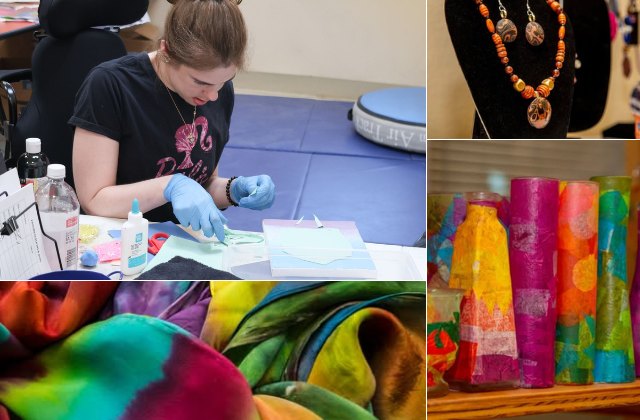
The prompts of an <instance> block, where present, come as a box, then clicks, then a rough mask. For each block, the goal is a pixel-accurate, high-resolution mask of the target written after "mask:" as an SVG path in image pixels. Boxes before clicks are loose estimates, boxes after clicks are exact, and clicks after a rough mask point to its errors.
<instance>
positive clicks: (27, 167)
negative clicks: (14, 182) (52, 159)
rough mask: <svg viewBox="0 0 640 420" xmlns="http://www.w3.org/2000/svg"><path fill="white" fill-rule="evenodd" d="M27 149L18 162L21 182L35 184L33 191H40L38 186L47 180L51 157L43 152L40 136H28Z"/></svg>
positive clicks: (22, 183)
mask: <svg viewBox="0 0 640 420" xmlns="http://www.w3.org/2000/svg"><path fill="white" fill-rule="evenodd" d="M26 143H27V144H26V149H27V151H26V152H25V153H23V154H21V155H20V157H19V158H18V162H17V164H16V166H17V168H18V177H19V178H20V184H21V185H22V186H23V187H24V186H25V185H27V184H33V191H34V192H36V191H38V187H39V186H40V185H42V184H43V183H44V182H45V181H46V180H47V166H48V165H49V158H48V157H47V155H45V154H44V153H42V144H41V142H40V139H38V138H34V137H31V138H28V139H27V140H26Z"/></svg>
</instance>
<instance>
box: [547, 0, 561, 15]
mask: <svg viewBox="0 0 640 420" xmlns="http://www.w3.org/2000/svg"><path fill="white" fill-rule="evenodd" d="M549 6H551V8H552V9H553V11H554V12H556V13H558V12H559V11H560V10H562V6H560V3H558V2H557V1H554V2H552V3H551V4H550V5H549Z"/></svg>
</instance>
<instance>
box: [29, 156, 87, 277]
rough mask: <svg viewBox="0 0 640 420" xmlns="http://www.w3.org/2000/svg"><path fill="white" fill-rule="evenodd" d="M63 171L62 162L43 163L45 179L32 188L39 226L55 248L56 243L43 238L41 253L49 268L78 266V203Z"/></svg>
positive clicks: (69, 268)
mask: <svg viewBox="0 0 640 420" xmlns="http://www.w3.org/2000/svg"><path fill="white" fill-rule="evenodd" d="M65 174H66V171H65V167H64V165H59V164H56V163H54V164H51V165H49V166H47V178H48V179H47V181H46V182H45V183H44V185H41V186H40V187H39V188H38V191H37V192H36V203H38V211H39V212H40V219H41V220H42V227H43V229H44V231H45V233H46V234H47V235H49V236H50V237H52V238H53V239H55V241H56V244H57V246H58V249H57V252H56V244H54V243H53V241H50V240H45V254H46V255H47V261H48V262H49V266H50V267H51V269H52V270H59V269H62V270H75V269H76V268H77V267H78V232H79V229H80V223H79V216H80V203H79V202H78V197H77V196H76V193H75V191H73V188H71V186H70V185H69V184H67V183H66V182H64V176H65ZM58 256H59V257H60V260H58ZM61 263H62V267H60V264H61Z"/></svg>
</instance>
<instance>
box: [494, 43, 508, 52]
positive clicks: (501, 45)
mask: <svg viewBox="0 0 640 420" xmlns="http://www.w3.org/2000/svg"><path fill="white" fill-rule="evenodd" d="M496 51H497V52H500V51H507V47H505V46H504V44H500V45H497V46H496Z"/></svg>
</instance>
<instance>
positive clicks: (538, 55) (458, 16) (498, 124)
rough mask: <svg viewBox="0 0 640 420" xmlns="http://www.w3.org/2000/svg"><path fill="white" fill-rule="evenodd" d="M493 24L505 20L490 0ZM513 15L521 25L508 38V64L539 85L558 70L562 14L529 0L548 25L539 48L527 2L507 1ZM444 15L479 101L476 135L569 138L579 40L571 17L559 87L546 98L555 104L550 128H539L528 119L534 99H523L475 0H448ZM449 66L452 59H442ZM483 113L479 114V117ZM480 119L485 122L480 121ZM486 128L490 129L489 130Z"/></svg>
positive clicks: (538, 0) (510, 16)
mask: <svg viewBox="0 0 640 420" xmlns="http://www.w3.org/2000/svg"><path fill="white" fill-rule="evenodd" d="M484 4H485V5H486V6H487V7H488V9H489V12H490V18H491V20H492V21H493V23H494V24H497V22H498V21H499V20H500V13H499V10H498V1H497V0H485V1H484ZM502 4H503V5H504V6H505V8H506V9H507V13H508V16H507V17H508V19H510V20H511V21H513V22H514V24H515V25H516V27H517V29H518V36H517V38H516V40H515V41H513V42H510V43H505V46H506V48H507V53H508V57H509V65H510V66H512V67H513V69H514V74H517V75H518V76H519V77H520V78H522V79H523V80H524V81H525V82H526V83H527V84H528V85H531V86H532V87H533V88H534V89H536V88H537V87H538V85H539V84H540V83H541V82H542V81H543V80H544V79H546V78H549V77H551V75H552V72H553V70H554V69H555V62H556V61H555V56H556V52H557V47H558V29H559V27H560V24H559V23H558V15H557V14H556V12H554V11H553V10H552V9H551V7H549V5H548V4H547V3H546V1H544V0H529V5H530V6H531V9H532V11H533V13H534V14H535V16H536V22H538V23H539V24H540V25H541V26H542V28H543V29H544V33H545V38H544V42H543V43H542V44H541V45H538V46H537V47H534V46H532V45H530V44H529V43H528V42H527V40H526V37H525V27H526V26H527V23H529V19H528V17H527V8H526V2H525V1H523V0H502ZM445 17H446V21H447V27H448V29H449V34H450V36H451V41H452V43H453V47H454V49H455V52H456V56H457V57H458V62H459V63H460V67H461V68H462V72H463V74H464V77H465V78H466V80H467V84H468V85H469V89H470V90H471V95H472V96H473V100H474V102H475V105H476V110H477V115H476V121H475V124H474V130H473V131H474V132H473V137H474V138H487V137H489V138H523V139H535V138H553V139H557V138H565V137H566V136H567V132H568V130H569V119H570V115H571V104H572V98H573V89H574V86H573V78H574V71H575V70H574V60H575V53H576V50H575V42H574V34H573V28H572V26H571V22H570V20H571V16H569V15H568V16H567V22H566V25H565V26H566V28H565V29H566V32H565V38H564V41H565V45H566V49H565V61H564V63H563V67H562V69H560V76H559V77H558V78H557V79H556V80H555V87H554V89H553V90H552V91H551V94H550V95H549V97H548V98H547V99H548V101H549V102H550V104H551V119H550V121H549V123H548V124H547V126H546V127H544V128H542V129H538V128H535V127H533V126H531V124H529V121H528V119H527V108H528V106H529V104H530V103H531V101H532V99H524V98H522V96H521V95H520V93H519V92H517V91H516V90H515V89H514V88H513V83H512V82H511V81H510V80H509V76H508V75H507V74H506V73H505V71H504V67H505V66H504V65H503V64H502V63H501V62H500V59H499V58H498V56H497V53H496V47H495V45H494V43H493V41H492V39H491V34H490V33H489V31H488V30H487V27H486V25H485V19H484V18H483V17H482V16H481V15H480V12H479V11H478V5H477V4H476V2H475V1H474V0H445ZM441 65H447V63H441ZM478 116H479V117H480V118H478ZM480 119H481V121H480ZM485 128H486V130H485Z"/></svg>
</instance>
